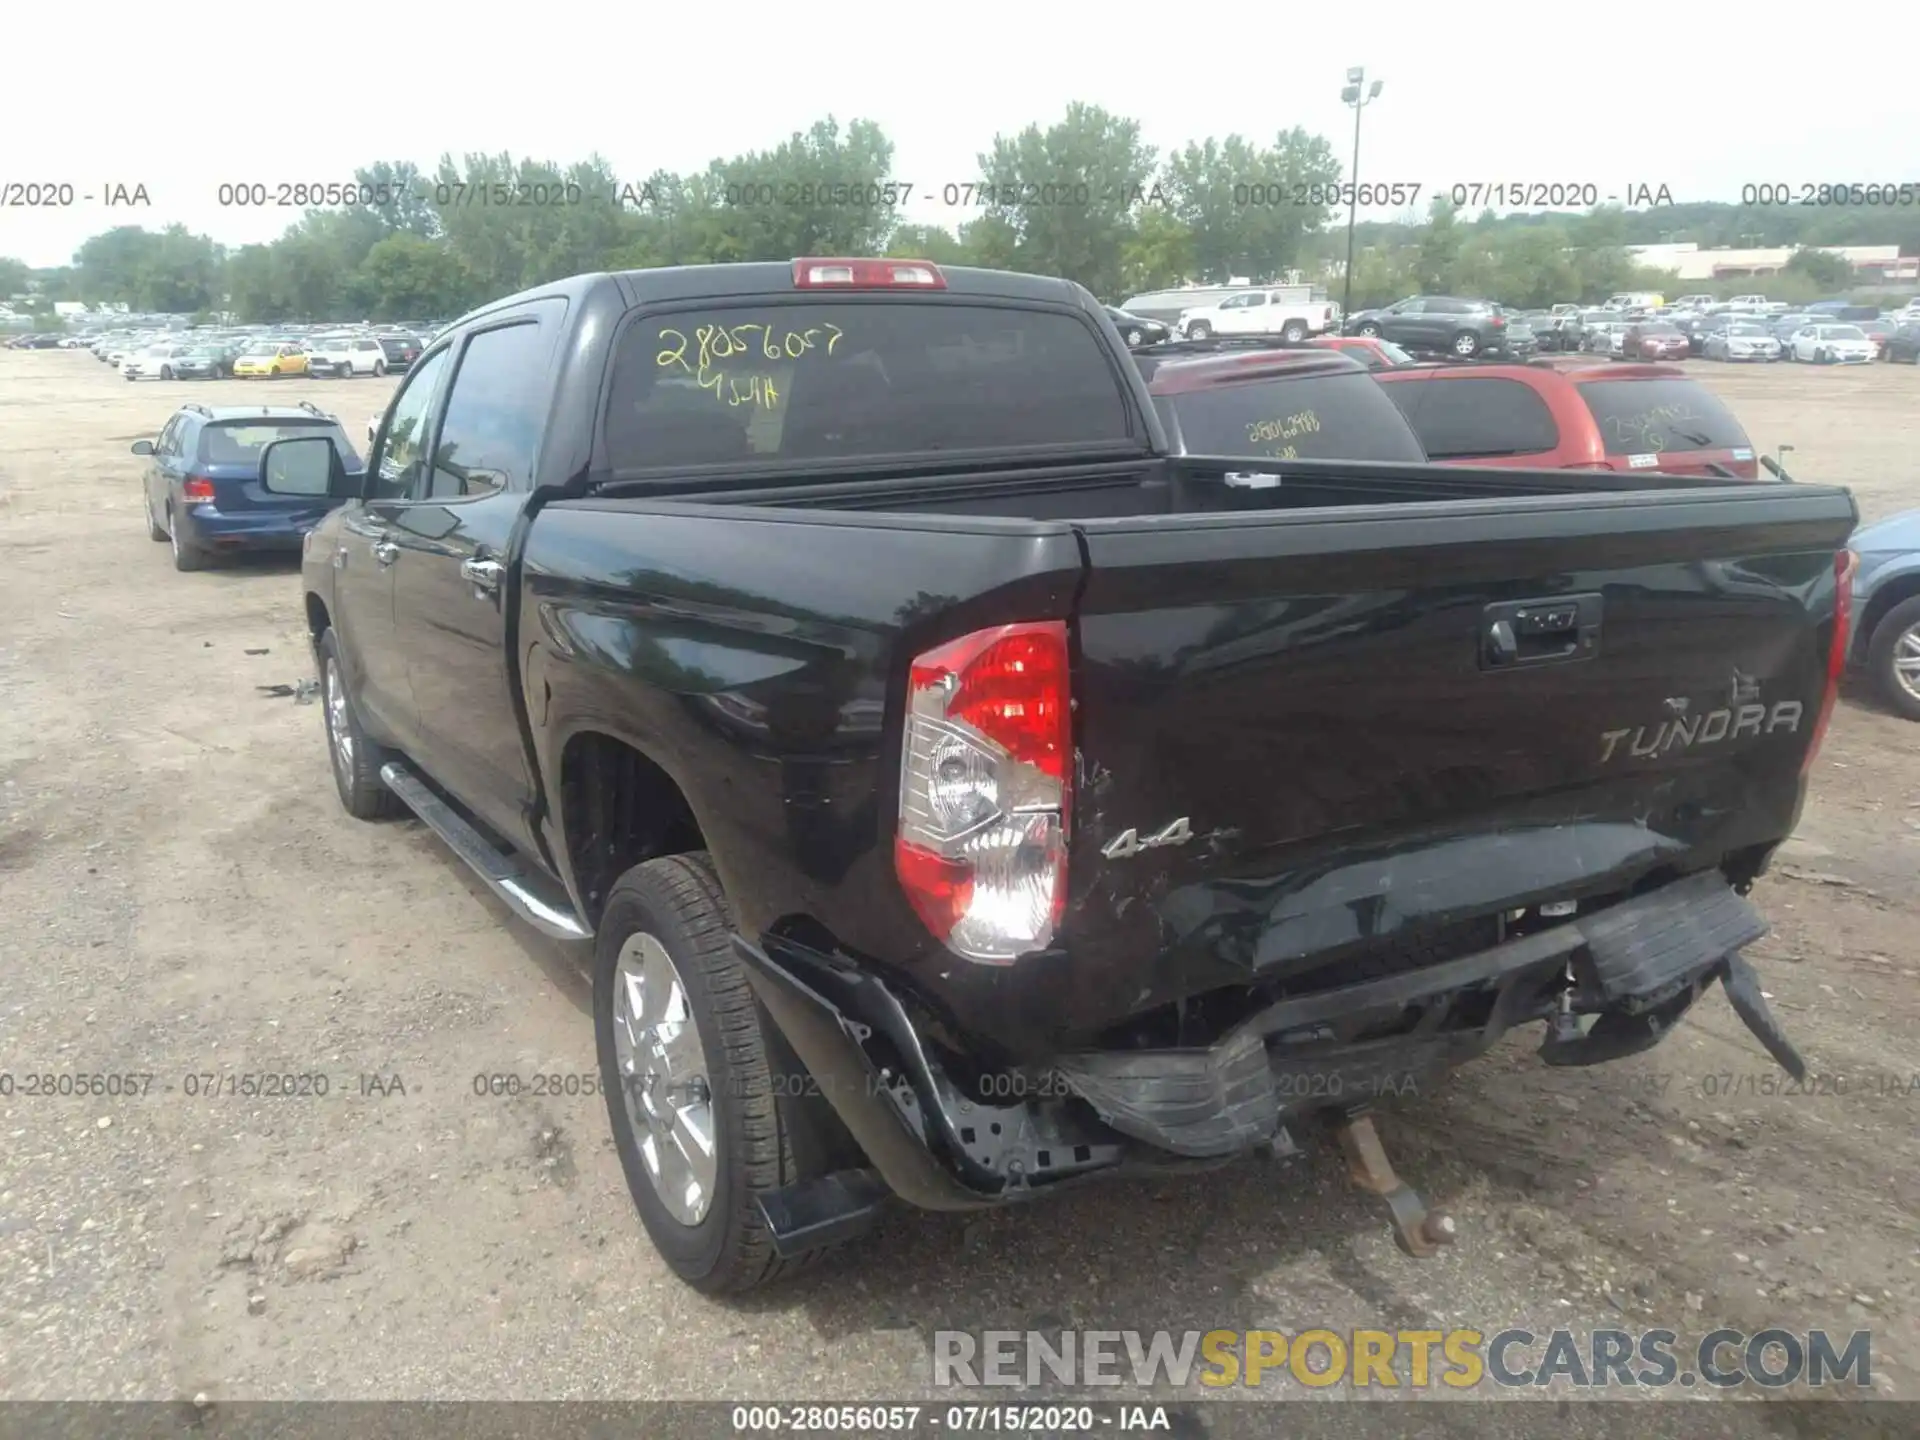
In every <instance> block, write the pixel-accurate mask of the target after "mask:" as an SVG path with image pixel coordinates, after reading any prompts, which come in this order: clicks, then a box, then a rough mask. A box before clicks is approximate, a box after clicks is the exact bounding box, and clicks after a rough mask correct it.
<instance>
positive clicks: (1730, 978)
mask: <svg viewBox="0 0 1920 1440" xmlns="http://www.w3.org/2000/svg"><path fill="white" fill-rule="evenodd" d="M1720 984H1721V985H1722V986H1723V987H1724V988H1725V990H1726V992H1727V1003H1728V1004H1729V1005H1731V1006H1733V1013H1734V1014H1736V1015H1738V1016H1739V1017H1740V1018H1741V1019H1742V1020H1743V1021H1745V1022H1746V1026H1747V1029H1749V1030H1751V1031H1752V1032H1753V1034H1754V1038H1755V1039H1757V1040H1758V1041H1759V1042H1760V1043H1761V1044H1762V1045H1764V1046H1766V1047H1767V1053H1768V1054H1769V1055H1771V1056H1773V1058H1774V1059H1775V1060H1776V1061H1778V1062H1779V1065H1780V1068H1781V1069H1782V1070H1784V1071H1786V1072H1787V1074H1789V1075H1791V1076H1792V1077H1793V1078H1794V1079H1796V1080H1804V1079H1806V1078H1807V1062H1806V1061H1804V1060H1802V1059H1801V1058H1800V1052H1799V1051H1798V1050H1796V1049H1794V1048H1793V1042H1792V1041H1791V1040H1789V1039H1787V1036H1786V1032H1785V1031H1783V1030H1782V1029H1781V1028H1780V1025H1779V1022H1778V1021H1776V1020H1775V1019H1774V1018H1773V1011H1772V1010H1770V1009H1769V1008H1768V1007H1767V999H1766V996H1764V995H1762V994H1761V993H1760V977H1759V976H1758V975H1756V974H1754V973H1753V967H1752V966H1751V965H1749V964H1748V963H1747V962H1746V960H1745V958H1743V957H1742V956H1739V955H1729V956H1727V962H1726V967H1725V968H1724V969H1723V970H1721V972H1720Z"/></svg>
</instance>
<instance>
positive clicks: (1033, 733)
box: [911, 620, 1073, 780]
mask: <svg viewBox="0 0 1920 1440" xmlns="http://www.w3.org/2000/svg"><path fill="white" fill-rule="evenodd" d="M949 677H951V678H952V683H951V685H950V688H949V693H948V695H947V700H946V712H945V714H946V718H947V719H949V720H960V721H963V722H965V723H966V724H968V725H971V726H973V728H974V729H976V730H978V731H979V732H980V733H981V734H982V735H984V736H986V737H987V739H989V740H993V741H997V742H998V743H999V744H1000V745H1001V746H1002V748H1004V749H1005V750H1006V752H1007V754H1008V755H1010V756H1011V757H1012V758H1013V759H1015V760H1017V761H1020V762H1021V763H1023V764H1027V765H1032V766H1034V767H1036V768H1037V769H1039V770H1040V771H1041V772H1043V773H1044V774H1047V775H1051V776H1052V777H1053V778H1054V779H1055V780H1065V779H1066V776H1067V751H1068V749H1069V748H1070V747H1071V746H1072V744H1073V731H1072V727H1071V725H1070V723H1069V719H1068V716H1067V635H1066V626H1065V624H1063V623H1062V622H1060V621H1057V620H1056V621H1048V622H1046V623H1044V624H1039V625H1006V626H1002V627H1001V628H1000V629H997V630H980V631H976V632H975V633H974V634H972V635H968V636H965V637H963V638H961V639H959V640H956V641H954V642H953V643H952V644H950V645H942V646H941V647H940V648H939V649H938V650H929V651H928V652H927V653H926V654H924V655H922V656H921V657H920V658H919V659H917V660H915V661H914V662H913V675H912V681H911V683H912V687H913V689H914V690H916V691H919V690H925V689H931V688H934V687H937V686H940V685H943V684H946V683H947V682H948V679H949Z"/></svg>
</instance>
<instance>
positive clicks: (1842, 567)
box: [1800, 550, 1860, 775]
mask: <svg viewBox="0 0 1920 1440" xmlns="http://www.w3.org/2000/svg"><path fill="white" fill-rule="evenodd" d="M1859 566H1860V557H1859V556H1858V555H1856V554H1854V553H1853V551H1851V550H1842V551H1841V552H1840V553H1839V554H1838V555H1836V556H1834V557H1833V642H1832V644H1831V645H1829V646H1828V648H1827V684H1826V689H1825V690H1823V691H1822V692H1821V695H1820V714H1819V716H1818V717H1817V718H1816V719H1815V720H1814V722H1813V738H1812V739H1811V740H1810V741H1808V742H1807V758H1806V759H1805V760H1803V761H1801V762H1800V773H1801V774H1802V775H1805V774H1806V773H1807V772H1808V771H1809V770H1811V769H1813V762H1814V759H1815V757H1817V756H1818V755H1819V754H1820V746H1821V743H1822V742H1823V741H1825V740H1826V738H1827V723H1828V722H1829V721H1831V720H1832V719H1833V707H1834V706H1835V705H1836V704H1837V703H1839V700H1840V678H1841V676H1843V675H1845V674H1846V671H1847V643H1848V641H1849V640H1850V639H1851V632H1852V630H1853V572H1854V571H1855V570H1857V569H1858V568H1859Z"/></svg>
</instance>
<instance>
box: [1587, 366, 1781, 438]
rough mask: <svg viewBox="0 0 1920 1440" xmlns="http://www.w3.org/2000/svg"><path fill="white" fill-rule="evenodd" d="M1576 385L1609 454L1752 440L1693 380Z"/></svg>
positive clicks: (1716, 398)
mask: <svg viewBox="0 0 1920 1440" xmlns="http://www.w3.org/2000/svg"><path fill="white" fill-rule="evenodd" d="M1575 389H1577V390H1578V391H1579V392H1580V398H1581V399H1583V400H1585V401H1586V402H1587V409H1588V410H1590V411H1591V412H1592V413H1593V418H1594V422H1595V423H1596V424H1597V425H1599V427H1600V439H1601V442H1602V443H1603V444H1604V445H1605V446H1606V450H1607V454H1609V455H1659V454H1665V453H1667V452H1668V451H1678V452H1684V451H1688V450H1734V449H1746V448H1748V447H1750V446H1751V445H1752V443H1753V442H1752V441H1750V440H1748V439H1747V432H1746V430H1745V429H1744V428H1742V426H1741V424H1740V422H1739V421H1738V420H1736V419H1734V418H1733V412H1732V411H1731V410H1729V409H1727V407H1726V406H1725V405H1723V404H1721V403H1720V399H1719V397H1718V396H1716V395H1714V393H1713V392H1712V391H1710V390H1708V389H1707V388H1706V387H1705V386H1703V385H1697V384H1695V383H1694V382H1693V381H1691V380H1590V381H1588V382H1587V383H1585V384H1583V385H1577V386H1575Z"/></svg>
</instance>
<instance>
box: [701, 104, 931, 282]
mask: <svg viewBox="0 0 1920 1440" xmlns="http://www.w3.org/2000/svg"><path fill="white" fill-rule="evenodd" d="M892 171H893V142H892V141H890V140H888V139H887V137H886V133H885V132H884V131H882V130H881V128H880V127H879V126H878V125H876V124H874V123H873V122H872V121H871V120H855V121H853V122H852V123H850V124H849V125H848V126H847V129H846V133H845V134H844V135H843V134H842V133H841V131H840V124H839V122H838V121H837V120H835V119H834V118H833V117H832V116H828V117H827V118H826V119H824V120H818V121H815V122H814V124H813V125H812V126H811V127H810V128H809V129H808V130H806V131H805V132H801V131H795V132H794V133H793V134H792V135H791V136H789V137H788V139H787V140H786V142H785V143H784V144H781V145H778V146H776V147H775V148H773V149H772V150H756V151H751V152H749V153H747V154H745V155H736V156H734V157H733V158H732V159H730V160H715V161H714V162H713V163H712V164H710V165H709V166H708V167H707V170H706V174H705V175H704V176H703V177H702V178H703V181H704V183H703V184H702V185H701V186H700V187H699V188H698V190H697V201H698V205H697V208H698V211H699V215H700V222H701V223H700V225H699V227H698V228H699V231H700V233H702V234H703V235H704V237H705V240H706V243H707V244H708V245H709V246H710V247H711V249H712V251H713V252H714V258H716V259H718V258H721V257H723V256H724V257H725V258H727V259H733V260H791V259H793V258H794V257H795V256H796V255H878V254H880V253H881V252H883V251H884V250H885V249H886V245H887V240H888V238H889V237H890V236H891V235H892V233H893V228H894V224H895V222H896V218H897V213H898V208H899V202H900V200H901V199H902V198H903V197H902V196H901V195H900V194H899V192H898V190H897V189H890V188H889V184H888V182H889V177H890V176H891V174H892Z"/></svg>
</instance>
